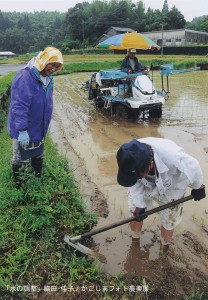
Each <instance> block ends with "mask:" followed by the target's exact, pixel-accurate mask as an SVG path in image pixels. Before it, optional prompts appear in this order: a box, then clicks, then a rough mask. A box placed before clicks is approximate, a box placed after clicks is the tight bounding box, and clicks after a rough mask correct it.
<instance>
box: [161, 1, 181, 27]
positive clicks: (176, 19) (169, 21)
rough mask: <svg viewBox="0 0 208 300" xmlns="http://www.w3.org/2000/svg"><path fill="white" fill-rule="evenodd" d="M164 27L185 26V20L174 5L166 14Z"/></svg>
mask: <svg viewBox="0 0 208 300" xmlns="http://www.w3.org/2000/svg"><path fill="white" fill-rule="evenodd" d="M166 16H167V18H166V27H165V29H181V28H185V25H186V21H185V19H184V16H183V15H182V13H181V12H180V11H179V10H178V9H177V8H176V7H175V6H174V7H173V8H172V9H171V10H170V11H169V12H168V13H167V14H166Z"/></svg>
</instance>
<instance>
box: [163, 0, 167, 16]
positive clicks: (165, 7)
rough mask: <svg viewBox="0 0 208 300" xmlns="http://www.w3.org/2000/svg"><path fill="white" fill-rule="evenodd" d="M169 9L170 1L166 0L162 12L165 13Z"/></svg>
mask: <svg viewBox="0 0 208 300" xmlns="http://www.w3.org/2000/svg"><path fill="white" fill-rule="evenodd" d="M168 11H169V8H168V1H167V0H165V1H164V4H163V8H162V13H163V14H167V13H168Z"/></svg>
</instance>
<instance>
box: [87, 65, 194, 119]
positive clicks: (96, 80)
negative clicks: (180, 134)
mask: <svg viewBox="0 0 208 300" xmlns="http://www.w3.org/2000/svg"><path fill="white" fill-rule="evenodd" d="M199 69H200V68H192V69H183V70H173V66H172V65H162V66H160V75H161V82H162V90H161V91H157V90H156V89H155V86H154V83H153V78H152V79H150V77H149V76H147V75H144V74H143V73H134V74H127V73H124V72H121V71H120V70H101V71H99V72H95V73H93V74H92V75H91V76H90V78H89V80H88V81H86V82H85V83H84V84H82V89H84V90H85V91H88V99H89V100H92V101H94V102H95V104H96V106H97V107H103V108H106V109H108V110H110V112H111V116H113V115H116V116H117V117H119V118H120V119H126V118H128V117H131V116H132V117H138V116H139V115H140V114H141V113H144V112H146V111H148V112H149V115H150V116H154V117H161V115H162V106H163V104H165V101H166V100H167V99H168V97H169V82H168V78H169V75H171V74H177V73H182V72H187V71H195V70H199ZM164 76H166V79H167V82H166V90H165V89H164V78H163V77H164ZM152 77H153V76H152Z"/></svg>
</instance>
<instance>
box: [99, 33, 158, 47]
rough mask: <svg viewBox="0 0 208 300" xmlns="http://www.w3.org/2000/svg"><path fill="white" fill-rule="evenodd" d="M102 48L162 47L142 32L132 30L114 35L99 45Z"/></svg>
mask: <svg viewBox="0 0 208 300" xmlns="http://www.w3.org/2000/svg"><path fill="white" fill-rule="evenodd" d="M97 48H100V49H113V50H124V49H130V48H136V49H142V50H147V49H151V50H155V49H160V47H159V46H158V45H157V44H156V43H155V42H153V41H152V40H151V39H149V38H148V37H146V36H144V35H143V34H141V33H137V32H130V33H128V32H127V33H123V34H117V35H113V36H111V37H109V38H107V39H106V40H104V41H103V42H101V43H99V44H98V45H97Z"/></svg>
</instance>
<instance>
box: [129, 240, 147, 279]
mask: <svg viewBox="0 0 208 300" xmlns="http://www.w3.org/2000/svg"><path fill="white" fill-rule="evenodd" d="M148 260H149V250H148V248H146V249H145V248H143V249H142V248H141V247H140V240H139V241H134V242H132V243H131V246H130V248H129V251H128V253H127V257H126V260H125V262H124V264H123V266H124V270H125V271H126V272H127V273H135V274H137V275H139V276H146V275H147V274H146V272H147V264H148Z"/></svg>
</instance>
